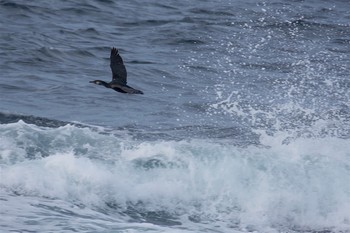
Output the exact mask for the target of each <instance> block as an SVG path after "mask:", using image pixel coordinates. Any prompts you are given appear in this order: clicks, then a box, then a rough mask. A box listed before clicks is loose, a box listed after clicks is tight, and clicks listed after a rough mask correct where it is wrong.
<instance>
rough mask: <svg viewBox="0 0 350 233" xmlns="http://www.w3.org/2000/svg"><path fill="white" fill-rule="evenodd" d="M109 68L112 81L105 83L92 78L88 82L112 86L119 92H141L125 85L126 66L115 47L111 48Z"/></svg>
mask: <svg viewBox="0 0 350 233" xmlns="http://www.w3.org/2000/svg"><path fill="white" fill-rule="evenodd" d="M110 60H111V64H110V66H111V69H112V74H113V75H112V81H111V82H109V83H107V82H105V81H102V80H94V81H90V83H95V84H97V85H102V86H105V87H107V88H112V89H113V90H115V91H117V92H121V93H129V94H143V92H142V91H140V90H137V89H134V88H132V87H130V86H128V85H126V83H127V81H126V78H127V73H126V68H125V66H124V63H123V59H122V57H121V56H120V55H119V51H118V49H116V48H114V47H113V48H112V49H111V57H110Z"/></svg>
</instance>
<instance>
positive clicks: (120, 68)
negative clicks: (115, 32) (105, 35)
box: [110, 47, 127, 85]
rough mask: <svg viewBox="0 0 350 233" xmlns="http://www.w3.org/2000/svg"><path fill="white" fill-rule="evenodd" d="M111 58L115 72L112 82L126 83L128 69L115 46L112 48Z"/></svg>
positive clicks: (113, 71)
mask: <svg viewBox="0 0 350 233" xmlns="http://www.w3.org/2000/svg"><path fill="white" fill-rule="evenodd" d="M110 60H111V69H112V73H113V77H112V82H114V83H119V84H121V85H126V76H127V74H126V69H125V66H124V63H123V59H122V58H121V56H120V55H119V53H118V49H116V48H114V47H113V48H112V50H111V58H110Z"/></svg>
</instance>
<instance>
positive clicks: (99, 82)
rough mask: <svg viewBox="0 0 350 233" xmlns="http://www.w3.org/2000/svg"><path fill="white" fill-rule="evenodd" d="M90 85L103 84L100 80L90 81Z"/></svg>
mask: <svg viewBox="0 0 350 233" xmlns="http://www.w3.org/2000/svg"><path fill="white" fill-rule="evenodd" d="M89 83H95V84H97V85H102V82H101V81H100V80H93V81H90V82H89Z"/></svg>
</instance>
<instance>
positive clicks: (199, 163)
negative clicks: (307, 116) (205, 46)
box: [0, 123, 350, 232]
mask: <svg viewBox="0 0 350 233" xmlns="http://www.w3.org/2000/svg"><path fill="white" fill-rule="evenodd" d="M19 124H22V123H19ZM18 127H19V126H18ZM26 127H27V126H26ZM26 130H28V131H25V130H24V132H23V133H22V135H27V136H28V135H29V134H30V133H29V132H32V133H33V134H35V133H38V135H40V137H46V138H50V139H52V140H51V143H53V144H54V145H55V146H54V147H52V148H50V150H49V151H50V153H51V154H49V156H47V157H43V158H42V157H40V158H39V157H35V158H31V159H28V158H26V157H25V156H24V157H23V153H24V152H23V151H25V150H26V148H25V147H24V148H22V149H21V150H17V149H15V150H13V151H12V152H11V153H7V152H6V153H5V156H4V153H3V152H1V156H2V157H1V158H2V159H1V166H0V169H1V179H0V188H1V189H2V190H6V192H9V193H11V192H12V193H16V194H20V195H23V196H26V197H27V196H33V197H44V198H50V199H58V200H62V201H64V202H67V203H81V204H82V205H84V206H87V207H88V208H91V209H94V208H106V207H107V204H108V203H113V204H116V206H118V208H119V209H118V211H123V209H126V208H127V206H129V205H131V204H133V205H136V206H137V205H140V203H142V207H140V208H141V209H140V211H166V212H169V213H170V214H172V215H174V216H178V217H179V218H180V219H181V221H182V223H183V224H187V225H186V226H187V227H191V229H192V228H193V229H197V228H196V227H199V228H201V226H202V225H201V224H204V223H211V224H214V223H217V224H218V225H220V227H219V228H220V229H221V230H222V231H224V232H226V231H227V232H231V231H229V229H232V227H233V228H234V229H236V230H241V231H246V230H249V231H254V230H256V231H263V232H274V231H275V230H276V229H280V230H281V229H290V228H300V229H313V230H317V229H321V230H322V229H349V228H350V225H349V223H350V214H349V211H348V210H349V209H350V205H349V204H348V203H350V182H349V177H350V169H349V167H350V153H349V151H350V146H349V143H348V140H345V139H339V138H308V139H305V138H297V139H295V140H292V141H290V142H289V143H288V144H282V143H281V138H284V136H283V135H282V136H281V138H279V136H278V135H277V134H276V135H274V136H268V135H265V136H264V137H262V143H263V144H264V145H268V146H267V147H266V146H265V147H262V146H250V147H247V148H239V147H236V146H233V145H229V144H227V143H225V144H222V143H214V142H211V141H210V140H209V139H208V140H191V141H178V142H177V141H155V142H137V141H132V140H131V141H128V142H125V141H121V140H120V139H118V138H117V137H115V136H113V135H105V134H99V133H97V132H93V131H91V130H89V129H79V128H75V127H74V126H67V127H62V128H58V129H46V128H40V129H39V128H36V127H35V126H34V129H32V128H28V129H26ZM53 135H55V137H53ZM2 137H3V138H5V139H6V140H5V141H1V143H0V144H1V146H2V147H3V148H4V147H6V146H9V145H10V146H11V145H12V144H11V143H10V144H9V143H8V141H11V140H12V141H13V142H14V144H15V143H18V141H16V140H27V144H26V145H30V144H31V143H30V142H34V144H35V143H36V141H35V137H34V138H33V137H21V139H16V138H15V137H14V138H12V137H13V135H7V134H2ZM4 142H5V143H4ZM35 145H36V146H40V144H35ZM77 147H82V148H85V149H86V150H83V151H84V153H82V152H81V151H80V150H78V148H77ZM8 149H11V148H8ZM4 158H5V159H4ZM18 158H20V159H18ZM4 161H5V162H4ZM8 161H12V162H11V163H9V162H8ZM18 198H21V197H20V196H19V197H18ZM189 219H198V221H199V223H198V224H195V223H194V222H191V221H190V220H189ZM214 225H215V224H214ZM201 229H202V228H201ZM197 230H198V229H197ZM276 231H277V230H276Z"/></svg>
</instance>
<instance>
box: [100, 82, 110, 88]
mask: <svg viewBox="0 0 350 233" xmlns="http://www.w3.org/2000/svg"><path fill="white" fill-rule="evenodd" d="M100 83H101V84H100V85H102V86H105V87H107V88H110V87H111V86H110V85H109V83H106V82H105V81H100Z"/></svg>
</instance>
